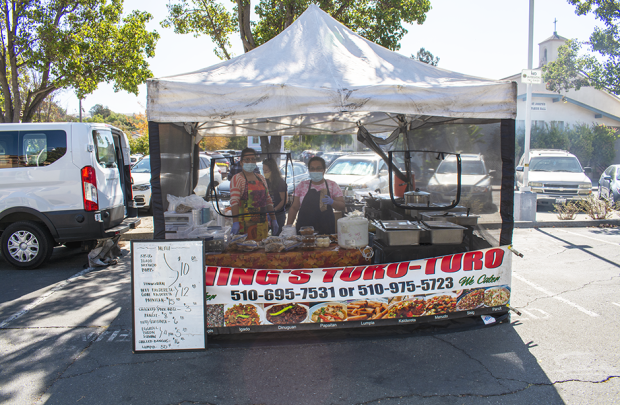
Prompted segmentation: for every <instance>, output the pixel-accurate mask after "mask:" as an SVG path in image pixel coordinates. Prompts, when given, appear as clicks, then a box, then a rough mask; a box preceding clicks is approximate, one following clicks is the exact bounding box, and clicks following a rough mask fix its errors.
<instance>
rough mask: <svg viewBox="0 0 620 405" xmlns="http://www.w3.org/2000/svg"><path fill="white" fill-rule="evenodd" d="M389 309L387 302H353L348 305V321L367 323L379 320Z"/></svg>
mask: <svg viewBox="0 0 620 405" xmlns="http://www.w3.org/2000/svg"><path fill="white" fill-rule="evenodd" d="M387 308H388V304H387V302H386V301H385V300H381V301H379V300H377V301H367V300H356V301H351V302H349V303H348V304H347V321H365V320H367V319H379V318H381V317H382V316H383V315H384V314H385V311H387Z"/></svg>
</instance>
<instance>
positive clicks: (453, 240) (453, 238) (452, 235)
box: [424, 221, 466, 245]
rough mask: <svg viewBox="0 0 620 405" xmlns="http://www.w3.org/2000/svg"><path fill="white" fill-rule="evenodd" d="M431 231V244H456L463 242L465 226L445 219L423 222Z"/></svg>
mask: <svg viewBox="0 0 620 405" xmlns="http://www.w3.org/2000/svg"><path fill="white" fill-rule="evenodd" d="M424 225H426V226H427V227H428V228H429V229H430V232H431V243H432V244H433V245H458V244H460V243H462V242H463V235H464V232H465V229H466V228H465V227H464V226H460V225H457V224H453V223H452V222H447V221H429V222H425V223H424Z"/></svg>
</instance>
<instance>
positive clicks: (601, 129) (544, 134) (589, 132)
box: [515, 123, 620, 178]
mask: <svg viewBox="0 0 620 405" xmlns="http://www.w3.org/2000/svg"><path fill="white" fill-rule="evenodd" d="M619 137H620V131H618V130H615V129H613V128H611V127H607V126H605V125H596V124H592V125H588V124H576V125H572V126H566V127H564V128H561V127H559V126H558V125H553V124H552V125H548V124H546V123H545V124H544V125H537V126H535V127H532V134H531V148H532V149H564V150H567V151H569V152H570V153H572V154H574V155H575V156H577V158H579V161H580V162H581V164H582V165H583V166H584V167H587V166H589V167H592V168H593V170H594V172H595V173H594V174H593V178H595V177H596V176H597V175H598V174H600V173H601V172H602V171H603V170H605V168H606V167H607V166H609V165H610V164H612V162H613V160H614V158H615V157H616V152H615V148H614V144H615V142H616V140H617V139H618V138H619ZM524 140H525V131H524V130H521V131H519V132H518V133H517V134H516V145H515V151H516V156H515V159H516V160H517V161H518V160H519V159H520V158H521V155H522V154H523V143H524Z"/></svg>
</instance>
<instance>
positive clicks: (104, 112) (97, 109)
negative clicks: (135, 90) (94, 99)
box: [88, 104, 112, 118]
mask: <svg viewBox="0 0 620 405" xmlns="http://www.w3.org/2000/svg"><path fill="white" fill-rule="evenodd" d="M88 112H89V113H90V115H91V116H92V117H94V116H95V115H101V116H102V117H103V118H107V117H108V116H109V115H110V114H112V110H110V109H109V108H108V106H103V105H101V104H95V105H94V106H92V107H91V109H90V110H88Z"/></svg>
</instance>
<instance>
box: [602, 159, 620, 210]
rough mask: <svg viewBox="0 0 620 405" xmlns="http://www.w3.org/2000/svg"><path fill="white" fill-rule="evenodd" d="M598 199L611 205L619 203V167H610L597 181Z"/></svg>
mask: <svg viewBox="0 0 620 405" xmlns="http://www.w3.org/2000/svg"><path fill="white" fill-rule="evenodd" d="M598 198H600V199H603V198H604V199H606V200H608V201H609V202H610V203H611V204H612V205H614V204H615V203H616V201H620V165H611V166H609V167H608V168H607V169H605V171H604V172H603V173H602V174H601V177H600V178H599V179H598Z"/></svg>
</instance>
